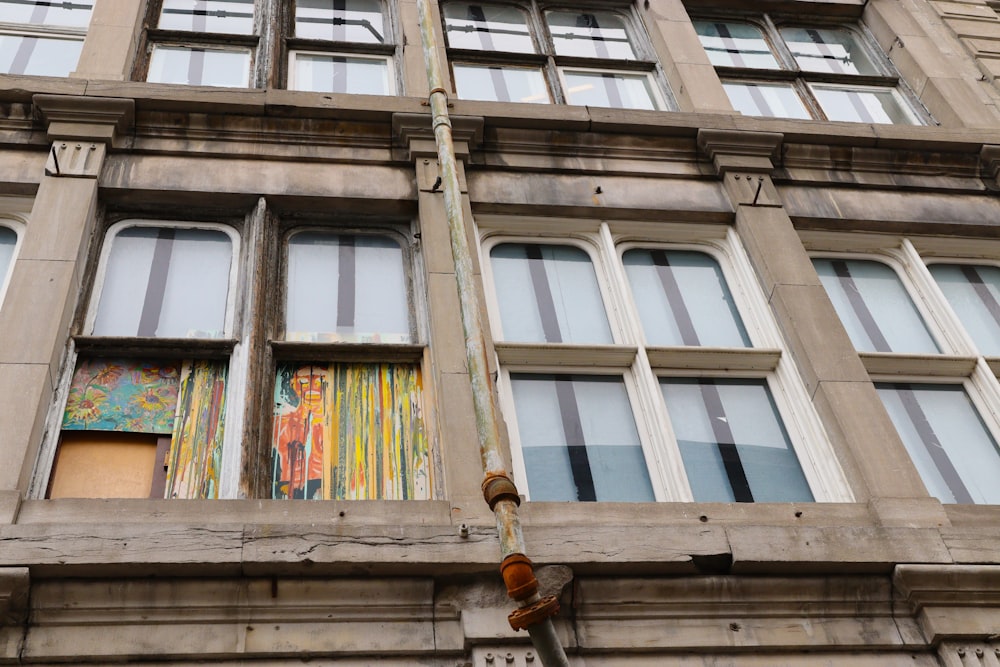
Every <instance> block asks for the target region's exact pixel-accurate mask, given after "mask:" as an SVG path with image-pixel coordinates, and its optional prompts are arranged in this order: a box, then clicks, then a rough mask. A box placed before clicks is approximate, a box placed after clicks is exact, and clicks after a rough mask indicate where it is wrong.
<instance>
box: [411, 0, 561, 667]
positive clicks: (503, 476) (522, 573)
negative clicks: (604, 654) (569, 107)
mask: <svg viewBox="0 0 1000 667" xmlns="http://www.w3.org/2000/svg"><path fill="white" fill-rule="evenodd" d="M417 9H418V12H419V16H420V34H421V38H422V40H421V41H422V42H423V52H424V66H425V67H426V68H427V81H428V84H429V85H430V89H431V91H430V95H429V97H428V101H429V103H430V108H431V117H432V124H433V129H434V141H435V144H436V146H437V152H438V164H439V168H440V170H441V181H442V182H441V187H442V191H443V194H444V206H445V212H446V214H447V216H448V230H449V235H450V237H451V252H452V255H453V256H454V259H455V279H456V282H457V287H458V297H459V307H460V311H461V317H462V329H463V333H464V334H465V354H466V359H467V363H468V367H469V378H470V380H471V382H472V400H473V405H474V408H475V413H476V431H477V433H478V436H479V453H480V457H481V459H482V462H483V473H484V479H483V497H484V498H485V500H486V502H487V504H489V506H490V509H491V510H492V511H493V514H494V516H495V517H496V522H497V533H498V534H499V537H500V553H501V556H502V561H501V564H500V572H501V574H502V575H503V579H504V583H505V584H506V585H507V594H508V595H509V596H510V597H511V598H513V599H514V600H516V601H517V603H518V609H516V610H515V611H514V612H512V613H511V614H510V616H509V617H508V620H509V621H510V625H511V627H512V628H514V629H515V630H521V629H526V630H527V631H528V634H529V635H530V636H531V643H532V644H533V645H534V647H535V650H536V651H537V652H538V657H539V658H540V659H541V662H542V664H543V665H544V666H545V667H569V660H568V659H567V658H566V652H565V651H564V650H563V647H562V644H561V643H560V641H559V637H558V635H557V634H556V631H555V626H554V625H553V624H552V616H553V615H555V614H556V612H558V611H559V602H558V600H557V599H556V598H555V596H551V595H550V596H546V597H541V596H540V595H539V594H538V580H537V579H536V578H535V574H534V570H533V568H532V564H531V561H530V560H529V559H528V557H527V556H526V555H525V546H524V535H523V534H522V532H521V522H520V519H519V518H518V513H517V507H518V505H519V504H520V503H521V498H520V496H519V495H518V492H517V488H516V487H515V486H514V482H513V480H511V478H510V477H509V476H508V475H507V471H506V466H505V465H504V462H503V457H502V456H501V454H500V414H499V409H498V408H497V404H496V399H495V397H494V391H493V383H492V381H491V379H490V372H489V363H488V361H487V358H486V337H485V335H484V334H483V323H482V319H481V317H480V313H481V312H482V311H481V310H480V307H479V298H478V296H477V293H476V283H475V280H474V277H473V271H472V259H471V254H470V249H469V242H468V235H467V230H468V225H467V223H466V220H465V213H464V209H463V207H462V191H461V186H460V185H459V182H458V166H457V160H456V157H455V146H454V144H453V143H452V132H451V129H452V128H451V121H450V120H449V118H448V93H447V91H445V89H444V85H443V81H442V78H441V68H440V63H439V62H438V57H437V42H436V40H435V37H434V29H433V19H432V16H433V14H432V12H431V8H430V0H417Z"/></svg>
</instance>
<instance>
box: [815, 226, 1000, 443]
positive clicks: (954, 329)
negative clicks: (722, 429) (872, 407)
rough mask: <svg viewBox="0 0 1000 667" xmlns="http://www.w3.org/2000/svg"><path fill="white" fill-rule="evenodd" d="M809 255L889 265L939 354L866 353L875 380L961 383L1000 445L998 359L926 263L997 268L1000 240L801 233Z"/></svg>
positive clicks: (867, 362)
mask: <svg viewBox="0 0 1000 667" xmlns="http://www.w3.org/2000/svg"><path fill="white" fill-rule="evenodd" d="M800 236H801V237H802V240H803V244H804V245H805V247H806V249H807V250H808V251H809V254H810V256H811V257H842V258H846V259H867V260H873V261H879V262H882V263H884V264H886V265H887V266H889V267H890V268H892V269H893V270H894V271H895V272H896V275H897V276H898V277H899V280H900V282H901V283H902V285H903V288H904V289H905V290H906V292H907V293H908V294H909V295H910V298H911V299H912V301H913V303H914V305H915V306H916V308H917V310H918V312H919V313H920V316H921V317H922V318H923V320H924V324H925V325H926V326H927V329H928V331H929V332H930V334H931V336H932V337H933V338H934V340H935V341H936V342H937V344H938V346H939V347H940V348H941V352H940V353H939V354H936V355H934V354H928V355H912V354H892V353H887V354H864V353H862V354H861V355H860V356H861V360H862V362H864V364H865V367H866V368H867V369H868V372H869V375H870V377H871V380H872V382H873V383H919V384H939V385H947V386H961V387H962V388H963V389H964V390H965V393H966V394H967V395H968V397H969V399H970V400H971V401H972V404H973V406H974V407H975V409H976V410H977V412H978V413H979V416H980V418H981V419H982V421H983V424H984V425H985V427H986V429H987V431H988V432H989V434H990V436H991V437H992V438H993V440H994V441H995V442H997V443H1000V379H998V371H1000V357H992V358H991V357H985V356H983V355H982V354H981V353H980V352H979V351H978V349H977V348H976V346H975V343H974V342H973V341H972V338H971V337H970V336H969V334H968V333H967V332H966V331H965V328H964V327H963V326H962V324H961V322H960V321H959V319H958V316H957V315H956V314H955V312H954V310H953V309H952V307H951V304H949V302H948V299H947V298H946V297H945V295H944V293H943V292H942V291H941V288H940V287H938V284H937V281H936V280H934V277H933V276H932V275H931V273H930V271H929V270H928V268H927V266H928V264H934V263H947V264H976V265H979V266H983V265H991V266H996V267H998V268H1000V241H997V240H993V239H971V238H969V239H954V238H933V237H913V238H908V237H904V236H900V235H879V234H858V235H851V234H843V233H836V232H800Z"/></svg>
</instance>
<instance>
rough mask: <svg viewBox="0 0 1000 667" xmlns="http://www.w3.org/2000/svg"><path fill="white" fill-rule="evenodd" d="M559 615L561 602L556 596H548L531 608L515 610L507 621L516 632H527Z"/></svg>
mask: <svg viewBox="0 0 1000 667" xmlns="http://www.w3.org/2000/svg"><path fill="white" fill-rule="evenodd" d="M558 613H559V600H557V599H556V596H555V595H547V596H545V597H543V598H542V599H541V600H539V601H538V602H536V603H535V604H533V605H531V606H530V607H522V608H520V609H515V610H514V611H512V612H511V613H510V615H509V616H507V621H508V622H509V623H510V627H512V628H513V629H514V630H515V631H517V630H526V629H527V628H529V627H530V626H532V625H535V624H536V623H540V622H541V621H544V620H545V619H547V618H551V617H552V616H555V615H556V614H558Z"/></svg>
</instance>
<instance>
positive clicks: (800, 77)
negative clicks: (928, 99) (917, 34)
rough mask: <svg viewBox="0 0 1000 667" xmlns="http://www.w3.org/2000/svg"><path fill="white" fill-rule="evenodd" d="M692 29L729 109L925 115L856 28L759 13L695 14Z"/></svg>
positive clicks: (909, 120) (910, 120)
mask: <svg viewBox="0 0 1000 667" xmlns="http://www.w3.org/2000/svg"><path fill="white" fill-rule="evenodd" d="M694 27H695V30H696V32H697V33H698V36H699V38H700V39H701V43H702V46H703V47H704V48H705V52H706V53H707V55H708V58H709V60H710V61H711V62H712V64H713V65H715V68H716V72H717V73H718V75H719V78H720V79H721V80H722V86H723V88H724V89H725V91H726V94H727V95H728V96H729V100H730V102H731V103H732V105H733V107H734V108H735V109H736V110H737V111H739V112H741V113H743V114H746V115H748V116H768V117H774V118H800V119H808V118H814V119H817V120H831V121H847V122H857V123H894V124H910V125H913V124H921V123H923V122H925V121H926V120H927V118H926V117H925V116H924V114H923V113H922V112H920V111H917V110H916V109H917V106H916V105H915V104H913V103H912V102H911V101H909V100H908V99H907V97H906V96H905V95H904V94H903V92H902V90H901V89H902V87H903V86H902V83H901V81H900V79H899V75H898V74H897V73H896V72H895V70H894V68H893V67H892V65H891V63H889V61H888V59H887V58H886V57H885V55H884V54H882V53H881V52H879V51H878V48H877V47H876V46H875V45H874V43H873V42H872V40H870V39H869V38H868V37H867V36H866V35H865V34H864V32H863V30H862V29H861V28H860V27H858V26H854V25H842V24H832V25H823V24H816V25H804V26H803V25H799V24H798V23H793V22H791V21H787V20H781V21H778V20H777V19H775V20H774V21H772V19H771V17H770V16H767V15H764V16H758V17H753V18H745V17H729V16H716V17H705V18H695V20H694Z"/></svg>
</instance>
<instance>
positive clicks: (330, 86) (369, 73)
mask: <svg viewBox="0 0 1000 667" xmlns="http://www.w3.org/2000/svg"><path fill="white" fill-rule="evenodd" d="M292 67H293V68H294V71H293V79H292V82H293V86H292V87H293V89H294V90H311V91H314V92H317V93H353V94H357V95H392V94H393V90H394V86H393V85H392V81H391V80H390V78H389V61H388V60H386V59H385V58H364V57H361V56H340V55H326V54H320V53H293V54H292Z"/></svg>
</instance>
